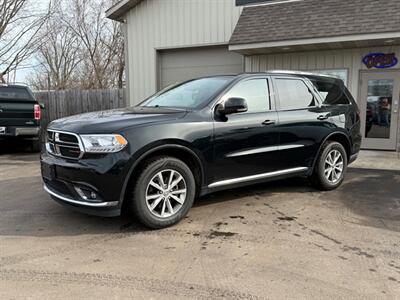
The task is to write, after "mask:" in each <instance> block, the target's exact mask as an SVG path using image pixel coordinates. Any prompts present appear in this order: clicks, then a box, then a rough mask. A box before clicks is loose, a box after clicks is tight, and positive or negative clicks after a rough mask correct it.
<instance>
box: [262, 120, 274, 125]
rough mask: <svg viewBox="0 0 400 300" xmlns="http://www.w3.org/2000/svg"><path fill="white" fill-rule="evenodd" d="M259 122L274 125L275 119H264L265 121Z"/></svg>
mask: <svg viewBox="0 0 400 300" xmlns="http://www.w3.org/2000/svg"><path fill="white" fill-rule="evenodd" d="M261 124H263V125H265V126H269V125H275V120H265V121H264V122H262V123H261Z"/></svg>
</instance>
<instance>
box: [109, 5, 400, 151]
mask: <svg viewBox="0 0 400 300" xmlns="http://www.w3.org/2000/svg"><path fill="white" fill-rule="evenodd" d="M107 16H108V17H109V18H111V19H114V20H117V21H120V22H124V23H125V24H126V26H125V28H126V45H127V47H126V49H127V85H128V87H127V88H128V94H129V98H130V103H131V104H135V103H138V102H140V101H141V100H143V99H144V98H146V97H147V96H149V95H151V94H153V93H154V92H156V91H157V90H159V89H160V88H162V87H165V86H167V85H169V84H171V83H175V82H177V81H183V80H187V79H191V78H195V77H200V76H204V75H214V74H225V73H239V72H244V71H246V72H262V71H266V70H272V69H284V70H304V71H312V72H320V73H325V74H333V75H335V76H339V77H340V78H342V79H343V80H344V81H345V82H346V84H347V86H348V87H349V89H350V90H351V92H352V94H353V95H354V97H355V98H356V99H357V102H358V104H359V106H360V111H361V118H362V124H363V129H362V130H363V134H364V142H363V147H364V148H369V149H383V150H395V149H396V148H397V147H399V146H400V129H399V128H400V125H399V124H400V122H399V101H400V99H399V97H400V64H399V57H400V1H398V0H380V1H376V0H353V1H347V0H122V1H120V2H119V3H117V4H116V5H114V6H113V7H112V8H110V9H109V10H108V12H107ZM382 99H389V102H390V118H389V120H390V124H389V125H387V124H384V125H382V124H380V123H379V120H380V118H379V114H380V111H382V105H381V102H382V101H383V100H382ZM384 101H386V100H384ZM371 128H372V129H371Z"/></svg>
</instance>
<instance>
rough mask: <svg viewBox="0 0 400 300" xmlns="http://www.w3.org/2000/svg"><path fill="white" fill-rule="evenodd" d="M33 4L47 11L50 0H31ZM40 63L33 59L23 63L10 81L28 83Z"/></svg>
mask: <svg viewBox="0 0 400 300" xmlns="http://www.w3.org/2000/svg"><path fill="white" fill-rule="evenodd" d="M31 1H32V2H33V3H35V6H36V7H37V8H38V9H40V8H43V9H46V7H47V5H48V4H49V0H31ZM37 64H38V62H37V61H36V60H35V59H34V58H33V57H31V58H30V59H28V60H27V61H25V62H24V63H23V65H22V66H21V67H20V68H19V69H18V70H17V72H16V73H15V74H14V73H12V74H10V75H9V81H11V82H22V83H26V81H27V79H28V77H29V74H30V73H31V72H33V71H34V68H35V66H37Z"/></svg>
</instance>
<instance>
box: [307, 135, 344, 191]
mask: <svg viewBox="0 0 400 300" xmlns="http://www.w3.org/2000/svg"><path fill="white" fill-rule="evenodd" d="M328 156H329V158H328ZM335 159H337V161H336V163H335ZM347 162H348V159H347V153H346V150H345V149H344V147H343V145H342V144H340V143H338V142H333V141H327V142H326V143H325V144H324V145H323V147H322V149H321V151H320V154H319V156H318V159H317V161H316V164H315V167H314V172H313V174H312V176H311V178H310V179H311V183H312V185H313V186H314V187H316V188H318V189H320V190H324V191H330V190H334V189H336V188H338V187H339V186H340V185H341V184H342V183H343V180H344V177H345V175H346V172H347ZM340 168H341V171H340ZM329 170H331V171H329ZM339 173H340V175H339ZM335 175H336V176H335Z"/></svg>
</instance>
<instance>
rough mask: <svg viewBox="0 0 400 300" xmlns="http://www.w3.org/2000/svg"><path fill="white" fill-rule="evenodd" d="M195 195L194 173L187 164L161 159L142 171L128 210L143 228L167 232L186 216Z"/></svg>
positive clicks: (157, 159) (147, 165)
mask: <svg viewBox="0 0 400 300" xmlns="http://www.w3.org/2000/svg"><path fill="white" fill-rule="evenodd" d="M195 192H196V185H195V179H194V176H193V173H192V171H191V170H190V168H189V167H188V166H187V165H186V164H185V163H184V162H182V161H181V160H178V159H176V158H173V157H168V156H164V157H158V158H155V159H153V160H150V161H149V162H148V163H147V164H146V165H145V166H144V168H143V169H142V171H141V173H140V175H139V176H138V178H137V180H136V184H135V187H134V189H133V193H132V197H131V199H128V201H129V203H128V207H129V208H130V210H131V212H132V213H133V214H134V215H135V216H136V217H137V218H138V219H139V221H140V222H141V223H143V224H144V225H146V226H148V227H150V228H155V229H158V228H165V227H169V226H172V225H174V224H176V223H178V222H179V221H180V220H181V219H182V218H183V217H184V216H185V215H186V214H187V212H188V211H189V209H190V208H191V207H192V205H193V202H194V198H195Z"/></svg>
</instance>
